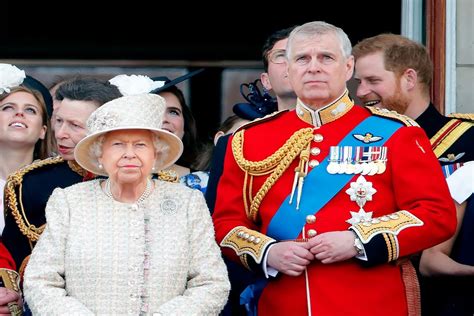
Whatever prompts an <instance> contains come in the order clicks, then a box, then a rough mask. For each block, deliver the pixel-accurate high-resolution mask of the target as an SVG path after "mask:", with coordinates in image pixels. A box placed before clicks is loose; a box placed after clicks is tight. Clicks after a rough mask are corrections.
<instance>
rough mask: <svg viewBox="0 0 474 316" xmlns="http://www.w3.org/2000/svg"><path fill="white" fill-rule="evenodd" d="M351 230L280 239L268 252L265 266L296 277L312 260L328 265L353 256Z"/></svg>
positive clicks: (353, 236)
mask: <svg viewBox="0 0 474 316" xmlns="http://www.w3.org/2000/svg"><path fill="white" fill-rule="evenodd" d="M354 240H355V234H354V233H353V232H351V231H334V232H327V233H322V234H320V235H316V236H315V237H313V238H311V239H309V240H308V241H305V242H297V241H282V242H278V243H276V244H274V245H272V247H271V248H270V250H269V251H268V257H267V265H268V266H270V267H272V268H274V269H276V270H278V271H279V272H281V273H284V274H287V275H290V276H298V275H300V274H301V273H303V271H304V270H305V268H306V266H307V265H309V264H310V263H311V262H312V261H313V260H319V261H321V263H324V264H328V263H334V262H340V261H344V260H347V259H350V258H352V257H354V256H356V255H357V250H356V249H355V248H354Z"/></svg>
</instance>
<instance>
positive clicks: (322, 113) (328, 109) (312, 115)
mask: <svg viewBox="0 0 474 316" xmlns="http://www.w3.org/2000/svg"><path fill="white" fill-rule="evenodd" d="M353 106H354V102H353V101H352V100H351V98H350V97H349V91H348V90H347V89H346V91H345V92H344V93H343V94H342V96H341V97H340V98H338V99H337V100H336V101H334V102H332V103H331V104H328V105H326V106H324V107H322V108H320V109H318V110H313V109H311V108H310V107H308V106H307V105H305V104H304V103H303V102H301V100H300V99H298V100H297V102H296V115H298V117H299V118H300V119H301V120H303V121H305V122H306V123H308V124H311V125H314V126H316V127H319V126H321V125H323V124H327V123H330V122H332V121H335V120H337V119H338V118H340V117H341V116H343V115H344V114H346V113H347V112H349V110H350V109H351V108H352V107H353Z"/></svg>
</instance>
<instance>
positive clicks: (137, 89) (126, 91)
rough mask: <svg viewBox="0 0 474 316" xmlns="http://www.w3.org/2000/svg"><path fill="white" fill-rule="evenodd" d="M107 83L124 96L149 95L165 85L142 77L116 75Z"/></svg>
mask: <svg viewBox="0 0 474 316" xmlns="http://www.w3.org/2000/svg"><path fill="white" fill-rule="evenodd" d="M109 82H110V83H111V84H113V85H114V86H117V88H118V89H119V91H120V93H122V95H124V96H126V95H136V94H142V93H149V92H150V91H152V90H155V89H158V88H160V87H162V86H163V85H164V84H165V82H164V81H153V80H151V79H150V78H148V77H147V76H142V75H131V76H128V75H118V76H115V77H113V78H112V79H110V80H109Z"/></svg>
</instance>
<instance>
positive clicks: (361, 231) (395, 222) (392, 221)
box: [350, 210, 423, 261]
mask: <svg viewBox="0 0 474 316" xmlns="http://www.w3.org/2000/svg"><path fill="white" fill-rule="evenodd" d="M422 225H423V222H422V221H421V220H420V219H418V218H417V217H416V216H415V215H413V214H411V213H410V212H408V211H405V210H403V211H398V212H395V213H392V214H387V215H383V216H380V217H376V218H372V220H370V221H367V222H362V223H358V224H355V225H352V226H351V227H350V228H351V229H352V230H354V232H355V233H356V234H357V236H359V238H360V240H361V242H362V243H364V244H366V243H368V242H369V241H370V240H371V239H372V238H373V237H374V236H375V235H378V234H382V236H383V238H384V240H385V243H386V246H387V253H388V261H393V260H396V259H397V258H398V255H399V248H398V239H397V235H398V234H399V233H400V232H401V231H402V230H404V229H405V228H408V227H413V226H422Z"/></svg>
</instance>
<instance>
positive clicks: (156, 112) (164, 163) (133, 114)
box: [74, 93, 183, 176]
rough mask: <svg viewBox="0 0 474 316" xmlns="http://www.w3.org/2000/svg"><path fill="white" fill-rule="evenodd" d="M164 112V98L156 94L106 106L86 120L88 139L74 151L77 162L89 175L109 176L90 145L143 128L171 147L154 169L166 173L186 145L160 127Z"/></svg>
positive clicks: (118, 100) (162, 155) (135, 97)
mask: <svg viewBox="0 0 474 316" xmlns="http://www.w3.org/2000/svg"><path fill="white" fill-rule="evenodd" d="M165 110H166V102H165V99H164V98H162V97H160V96H159V95H156V94H146V93H143V94H137V95H128V96H123V97H121V98H118V99H114V100H112V101H109V102H107V103H105V104H104V105H102V106H101V107H99V108H98V109H97V110H95V111H94V112H92V114H91V116H90V117H89V119H88V120H87V136H86V137H85V138H83V139H82V140H81V141H80V142H79V143H78V144H77V145H76V148H75V150H74V156H75V159H76V161H77V163H79V165H81V166H82V167H83V168H84V169H86V170H88V171H90V172H93V173H95V174H98V175H103V176H107V173H106V172H105V171H104V170H103V169H101V168H99V162H98V161H97V157H96V155H95V154H94V153H93V152H92V151H91V145H93V144H94V143H95V141H96V140H97V139H98V137H100V136H101V135H104V134H106V133H108V132H111V131H117V130H131V129H143V130H149V131H151V132H153V133H155V134H156V135H158V137H159V139H160V142H163V143H165V144H166V145H168V146H167V147H168V148H167V150H165V151H162V152H161V153H160V156H159V157H158V159H157V161H156V163H155V166H154V167H155V169H156V170H157V171H158V170H163V169H166V168H167V167H169V166H171V165H173V164H174V163H175V162H176V160H178V158H179V157H180V156H181V154H182V153H183V143H182V142H181V140H180V139H179V137H178V136H176V135H174V134H172V133H170V132H168V131H165V130H163V129H162V128H161V127H162V125H163V117H164V115H165Z"/></svg>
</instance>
